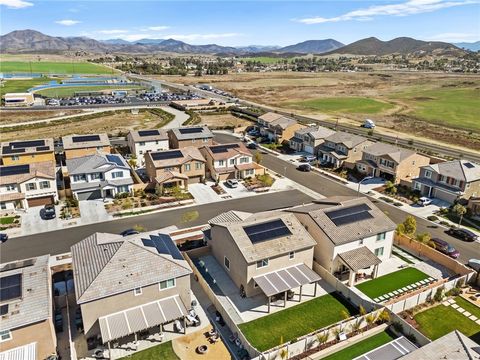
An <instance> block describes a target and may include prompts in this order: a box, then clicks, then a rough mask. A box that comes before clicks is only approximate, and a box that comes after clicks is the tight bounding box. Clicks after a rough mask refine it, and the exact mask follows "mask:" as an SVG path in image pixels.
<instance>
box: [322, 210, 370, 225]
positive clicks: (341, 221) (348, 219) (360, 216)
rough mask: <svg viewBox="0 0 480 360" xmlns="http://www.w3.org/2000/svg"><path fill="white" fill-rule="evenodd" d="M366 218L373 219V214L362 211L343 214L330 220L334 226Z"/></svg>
mask: <svg viewBox="0 0 480 360" xmlns="http://www.w3.org/2000/svg"><path fill="white" fill-rule="evenodd" d="M367 219H373V215H372V214H370V213H369V212H368V211H362V212H359V213H357V214H352V215H345V216H341V217H338V218H335V219H331V220H332V221H333V223H334V224H335V225H336V226H341V225H347V224H351V223H355V222H358V221H362V220H367Z"/></svg>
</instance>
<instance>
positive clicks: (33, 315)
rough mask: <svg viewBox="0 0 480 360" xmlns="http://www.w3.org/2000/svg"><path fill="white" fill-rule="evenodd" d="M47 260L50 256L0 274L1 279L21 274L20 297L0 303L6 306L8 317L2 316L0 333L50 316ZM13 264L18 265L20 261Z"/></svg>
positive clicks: (38, 258)
mask: <svg viewBox="0 0 480 360" xmlns="http://www.w3.org/2000/svg"><path fill="white" fill-rule="evenodd" d="M49 258H50V255H43V256H39V257H37V258H35V259H33V260H34V264H33V265H32V266H25V267H20V268H18V269H13V270H7V271H2V272H1V275H0V277H2V278H3V277H5V276H9V275H13V274H22V297H21V298H20V299H13V300H10V301H4V302H2V305H4V304H8V315H4V316H2V318H1V320H0V331H2V330H8V329H16V328H19V327H22V326H26V325H29V324H33V323H36V322H39V321H42V320H45V319H48V318H50V317H51V316H52V313H51V312H52V298H51V283H50V270H49V267H48V260H49ZM14 263H18V264H20V263H21V261H15V262H14ZM8 264H13V263H8ZM8 264H1V266H2V268H3V267H4V266H5V265H8Z"/></svg>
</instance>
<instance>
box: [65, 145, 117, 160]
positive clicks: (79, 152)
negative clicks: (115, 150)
mask: <svg viewBox="0 0 480 360" xmlns="http://www.w3.org/2000/svg"><path fill="white" fill-rule="evenodd" d="M97 152H100V153H104V154H110V153H111V148H110V146H104V147H102V148H101V149H97V148H96V147H89V148H83V149H70V150H65V158H66V159H75V158H78V157H82V156H86V155H94V154H96V153H97Z"/></svg>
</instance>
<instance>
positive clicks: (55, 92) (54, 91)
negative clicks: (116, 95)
mask: <svg viewBox="0 0 480 360" xmlns="http://www.w3.org/2000/svg"><path fill="white" fill-rule="evenodd" d="M126 89H144V87H142V86H138V85H130V86H129V85H122V86H108V85H98V86H72V87H69V86H68V87H59V88H51V89H44V90H39V91H35V94H38V95H43V96H46V97H67V96H73V95H74V94H75V93H76V92H89V91H91V92H93V91H102V90H126Z"/></svg>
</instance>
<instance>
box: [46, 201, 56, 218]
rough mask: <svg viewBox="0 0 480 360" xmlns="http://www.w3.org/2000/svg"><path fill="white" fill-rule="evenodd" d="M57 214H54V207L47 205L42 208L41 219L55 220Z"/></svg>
mask: <svg viewBox="0 0 480 360" xmlns="http://www.w3.org/2000/svg"><path fill="white" fill-rule="evenodd" d="M56 216H57V214H56V213H55V205H53V204H48V205H45V206H44V207H43V218H44V219H45V220H51V219H55V217H56Z"/></svg>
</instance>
